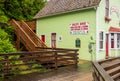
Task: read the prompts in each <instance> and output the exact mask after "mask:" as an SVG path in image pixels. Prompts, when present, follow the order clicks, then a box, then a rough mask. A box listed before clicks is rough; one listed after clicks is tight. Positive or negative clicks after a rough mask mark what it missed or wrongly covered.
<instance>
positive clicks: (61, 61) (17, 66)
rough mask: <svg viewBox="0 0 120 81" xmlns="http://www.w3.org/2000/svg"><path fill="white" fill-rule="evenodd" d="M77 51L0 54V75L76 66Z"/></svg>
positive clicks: (51, 50) (53, 50)
mask: <svg viewBox="0 0 120 81" xmlns="http://www.w3.org/2000/svg"><path fill="white" fill-rule="evenodd" d="M77 51H78V50H77V49H74V50H71V49H70V50H68V49H67V50H66V49H60V50H58V49H49V50H47V49H46V51H36V52H19V53H6V54H0V75H1V76H2V75H4V76H5V75H10V74H16V73H21V72H26V71H35V70H37V71H48V70H52V69H56V70H57V69H58V67H59V66H66V65H74V66H75V67H77V62H78V61H77V59H78V57H77V55H78V53H77Z"/></svg>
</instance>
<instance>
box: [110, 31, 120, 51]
mask: <svg viewBox="0 0 120 81" xmlns="http://www.w3.org/2000/svg"><path fill="white" fill-rule="evenodd" d="M111 48H116V49H117V48H120V33H111Z"/></svg>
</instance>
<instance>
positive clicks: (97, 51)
mask: <svg viewBox="0 0 120 81" xmlns="http://www.w3.org/2000/svg"><path fill="white" fill-rule="evenodd" d="M98 14H99V13H98V7H96V53H95V54H96V60H98V59H99V23H98V21H99V18H98V17H99V15H98Z"/></svg>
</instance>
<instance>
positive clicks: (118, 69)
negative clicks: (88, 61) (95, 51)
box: [93, 57, 120, 81]
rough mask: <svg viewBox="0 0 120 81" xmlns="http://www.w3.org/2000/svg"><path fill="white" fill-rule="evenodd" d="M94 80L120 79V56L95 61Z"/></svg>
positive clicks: (115, 80)
mask: <svg viewBox="0 0 120 81" xmlns="http://www.w3.org/2000/svg"><path fill="white" fill-rule="evenodd" d="M93 78H94V81H119V80H120V57H117V58H112V59H107V60H103V61H99V62H93Z"/></svg>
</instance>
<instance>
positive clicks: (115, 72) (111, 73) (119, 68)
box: [107, 66, 120, 76]
mask: <svg viewBox="0 0 120 81" xmlns="http://www.w3.org/2000/svg"><path fill="white" fill-rule="evenodd" d="M119 72H120V66H118V67H116V68H113V69H111V70H108V71H107V73H108V74H109V75H110V76H113V75H115V74H117V73H119Z"/></svg>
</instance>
